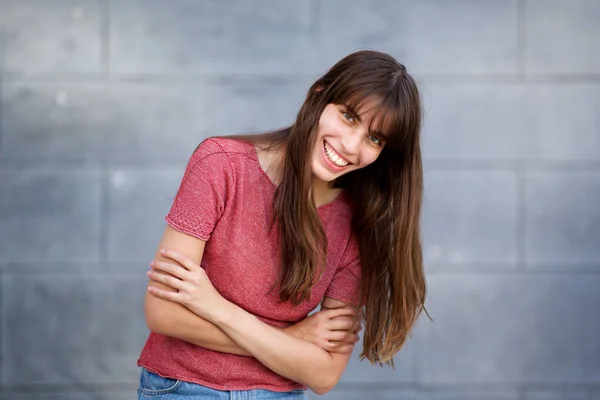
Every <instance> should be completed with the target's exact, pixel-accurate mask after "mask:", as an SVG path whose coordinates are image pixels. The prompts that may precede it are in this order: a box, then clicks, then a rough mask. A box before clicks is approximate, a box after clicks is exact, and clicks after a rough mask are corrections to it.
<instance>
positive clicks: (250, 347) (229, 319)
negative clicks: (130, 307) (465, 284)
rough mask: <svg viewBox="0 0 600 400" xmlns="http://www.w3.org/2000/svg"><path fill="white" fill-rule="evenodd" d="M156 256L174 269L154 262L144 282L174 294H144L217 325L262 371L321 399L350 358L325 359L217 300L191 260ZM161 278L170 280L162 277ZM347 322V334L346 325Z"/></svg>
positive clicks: (334, 337)
mask: <svg viewBox="0 0 600 400" xmlns="http://www.w3.org/2000/svg"><path fill="white" fill-rule="evenodd" d="M161 254H162V255H164V256H166V257H167V258H169V259H171V260H174V261H176V263H166V262H157V263H155V264H154V265H153V271H151V272H149V276H150V278H151V279H153V280H156V281H157V282H160V283H163V284H166V285H168V286H170V287H171V288H174V289H177V292H176V293H175V292H173V291H166V290H160V289H158V288H156V287H152V286H150V287H149V288H148V289H149V291H150V293H151V294H153V295H155V296H157V297H160V298H163V299H165V300H169V301H172V302H177V303H180V304H183V305H185V306H186V307H187V308H189V309H190V310H191V311H193V312H194V313H195V314H197V315H199V316H201V317H203V318H205V319H206V320H207V321H210V322H212V323H214V324H215V325H217V326H218V327H219V328H220V329H221V330H222V331H223V332H225V333H226V334H227V336H229V337H230V338H231V339H233V341H235V342H236V343H237V344H238V345H240V346H241V347H242V348H243V349H244V350H246V351H247V352H248V353H250V354H251V355H253V356H254V357H255V358H256V359H258V360H259V361H260V362H262V363H263V364H264V365H265V366H266V367H268V368H269V369H271V370H272V371H274V372H276V373H278V374H280V375H282V376H285V377H286V378H288V379H291V380H294V381H296V382H299V383H302V384H304V385H306V386H308V387H310V388H311V389H312V390H313V391H315V392H316V393H319V394H322V393H326V392H328V391H329V390H331V389H332V388H333V387H334V386H335V385H336V384H337V381H338V380H339V378H340V376H341V374H342V372H343V371H344V369H345V368H346V365H347V364H348V360H349V358H350V355H351V353H346V354H336V353H330V352H328V351H325V350H323V349H322V348H320V347H318V346H316V345H314V344H311V343H308V342H305V341H303V340H300V339H297V338H295V337H292V336H290V335H288V334H286V333H285V332H282V331H280V330H278V329H276V328H274V327H272V326H270V325H268V324H265V323H264V322H262V321H260V320H259V319H258V318H256V317H255V316H254V315H252V314H250V313H248V312H247V311H245V310H243V309H242V308H240V307H238V306H237V305H235V304H233V303H231V302H229V301H227V300H226V299H225V298H223V297H222V296H221V295H220V294H219V293H218V292H217V290H216V289H215V288H214V286H212V284H211V283H210V280H209V279H208V277H207V276H206V273H205V271H204V270H203V269H202V268H201V267H200V266H199V265H198V264H197V263H195V262H194V260H192V259H190V258H187V257H185V256H183V255H181V254H180V253H178V252H175V251H166V252H164V253H161ZM156 270H158V271H160V272H162V273H159V272H157V271H156ZM164 272H167V273H169V274H170V275H172V276H167V275H165V274H164ZM344 306H345V304H343V303H341V302H339V301H337V300H334V299H330V298H326V299H325V301H324V302H323V307H325V308H336V307H340V308H341V307H344ZM347 322H349V323H350V324H348V325H347V326H348V328H349V329H351V328H352V324H351V323H352V321H347ZM331 334H332V336H331V337H330V340H339V339H338V337H341V336H342V335H346V332H344V331H339V330H338V331H335V332H331Z"/></svg>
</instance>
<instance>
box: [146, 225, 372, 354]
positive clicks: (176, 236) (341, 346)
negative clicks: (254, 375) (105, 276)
mask: <svg viewBox="0 0 600 400" xmlns="http://www.w3.org/2000/svg"><path fill="white" fill-rule="evenodd" d="M204 247H205V242H204V241H202V240H200V239H197V238H195V237H193V236H190V235H186V234H184V233H181V232H179V231H177V230H176V229H174V228H172V227H171V226H169V225H167V228H166V229H165V232H164V234H163V237H162V239H161V242H160V247H159V248H170V249H173V250H176V251H178V252H180V253H182V254H185V255H187V256H188V257H189V258H190V259H191V260H193V261H194V262H195V263H196V264H198V265H200V262H201V261H202V255H203V253H204ZM156 259H157V260H167V259H166V258H165V257H163V256H162V255H161V254H160V252H157V254H156ZM168 261H169V262H171V263H172V262H173V261H172V260H168ZM149 286H154V287H158V288H160V289H164V290H170V291H174V290H175V289H173V288H171V287H169V286H166V285H164V284H161V283H159V282H156V281H152V280H151V281H150V282H149ZM144 308H145V315H146V323H147V325H148V328H149V329H150V330H151V331H152V332H154V333H159V334H161V335H165V336H169V337H173V338H177V339H180V340H184V341H186V342H189V343H192V344H195V345H197V346H201V347H204V348H207V349H209V350H214V351H219V352H223V353H231V354H237V355H243V356H250V355H251V354H250V353H249V352H248V351H246V350H245V349H244V348H242V347H241V346H239V345H238V344H237V343H236V342H234V341H233V340H232V339H231V338H230V337H229V336H227V334H226V333H225V332H223V331H222V330H221V329H220V328H219V327H217V326H216V325H214V324H213V323H211V322H208V321H206V320H205V319H203V318H201V317H199V316H198V315H196V314H194V313H193V312H192V311H190V310H189V309H188V308H186V307H184V306H183V305H181V304H178V303H174V302H171V301H166V300H163V299H161V298H159V297H156V296H153V295H151V294H150V293H148V292H147V293H146V298H145V303H144ZM347 311H348V310H343V311H341V312H329V311H324V312H319V313H317V314H313V315H312V316H310V317H307V318H306V319H305V320H303V321H300V322H299V323H297V324H294V325H291V326H289V327H287V328H284V329H282V331H283V332H285V333H287V334H289V335H292V336H294V337H296V338H299V339H303V340H305V341H309V342H311V343H315V344H317V345H319V346H320V347H323V348H327V350H328V351H331V352H337V353H350V352H352V350H353V347H354V343H355V342H356V341H357V340H358V336H356V335H355V334H353V333H350V334H346V335H345V336H344V337H341V338H340V339H339V340H338V341H329V340H327V338H328V335H330V331H331V330H334V329H345V328H344V326H345V324H344V322H345V321H348V320H349V317H351V314H350V313H349V312H347ZM330 321H335V322H336V323H332V322H330ZM353 329H354V330H356V331H358V329H360V327H359V326H354V327H353ZM344 333H346V332H344ZM332 344H333V345H332Z"/></svg>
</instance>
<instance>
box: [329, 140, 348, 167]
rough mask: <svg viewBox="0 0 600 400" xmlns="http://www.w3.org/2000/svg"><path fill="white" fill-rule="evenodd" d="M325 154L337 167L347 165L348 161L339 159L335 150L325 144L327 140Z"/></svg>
mask: <svg viewBox="0 0 600 400" xmlns="http://www.w3.org/2000/svg"><path fill="white" fill-rule="evenodd" d="M325 154H327V158H329V160H330V161H331V162H332V163H334V164H335V165H337V166H338V167H345V166H346V165H348V162H347V161H345V160H343V159H341V158H340V157H339V156H338V155H337V154H336V153H335V151H334V150H333V149H332V148H331V147H329V145H328V144H327V142H325Z"/></svg>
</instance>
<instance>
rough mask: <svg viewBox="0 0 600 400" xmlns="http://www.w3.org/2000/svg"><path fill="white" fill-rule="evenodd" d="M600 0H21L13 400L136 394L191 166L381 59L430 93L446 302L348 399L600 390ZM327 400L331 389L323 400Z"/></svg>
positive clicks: (7, 243) (16, 52)
mask: <svg viewBox="0 0 600 400" xmlns="http://www.w3.org/2000/svg"><path fill="white" fill-rule="evenodd" d="M599 21H600V0H569V1H567V0H445V1H444V0H420V1H416V0H414V1H405V0H387V1H382V0H378V1H359V0H343V1H342V0H327V1H317V0H272V1H267V0H257V1H252V2H248V1H244V0H228V1H216V0H215V1H193V0H188V1H184V0H168V1H167V0H162V1H158V0H112V1H108V0H104V1H101V0H96V1H94V0H52V1H50V0H47V1H43V0H37V1H36V0H0V65H1V75H0V92H1V93H0V94H1V96H0V98H1V103H0V104H1V105H0V113H1V114H0V120H1V132H0V133H1V156H0V279H1V289H0V290H1V296H0V313H1V316H2V318H1V319H0V323H1V325H0V343H1V347H0V362H1V364H0V367H1V369H0V399H2V400H33V399H49V400H58V399H60V400H75V399H111V400H113V399H114V400H121V399H131V398H135V389H136V387H137V380H138V374H139V370H138V368H137V367H136V359H137V356H138V354H139V351H140V349H141V347H142V345H143V343H144V341H145V338H146V336H147V333H148V332H147V328H146V326H145V322H144V318H143V311H142V303H143V295H144V288H145V285H146V278H145V275H144V273H145V271H146V269H147V262H148V261H149V260H150V259H151V258H152V257H153V255H154V251H155V249H156V245H157V241H158V239H159V238H160V235H161V234H162V230H163V228H164V220H163V217H164V215H165V213H166V211H167V210H168V207H169V206H170V203H171V201H172V198H173V196H174V194H175V190H176V188H177V185H178V183H179V179H180V177H181V174H182V172H183V167H184V165H185V163H186V161H187V157H189V155H190V154H191V151H192V150H193V149H194V147H195V146H196V144H198V143H199V142H200V141H201V140H202V139H203V138H206V137H208V136H210V135H223V134H229V133H238V132H249V131H260V130H263V129H269V128H276V127H279V126H282V125H284V124H287V123H290V122H291V121H292V118H293V117H294V115H295V112H296V110H297V109H298V106H299V105H300V103H301V102H302V99H303V96H304V94H305V91H306V90H307V89H308V86H309V84H310V83H311V82H312V81H313V80H314V79H315V78H316V77H318V76H319V74H320V73H322V72H324V70H325V69H326V68H328V67H329V66H330V65H332V64H333V63H334V62H335V61H337V60H338V59H339V58H341V57H342V56H343V55H345V54H347V53H348V52H350V51H352V50H355V49H358V48H365V47H370V48H375V49H379V50H383V51H387V52H390V53H392V54H393V55H394V56H396V57H397V58H398V59H399V60H400V61H401V62H403V63H405V64H406V66H407V68H408V69H409V72H411V73H413V74H414V75H415V76H416V77H417V79H418V81H419V82H420V84H421V90H422V95H423V102H424V106H425V136H424V141H423V145H424V155H425V168H426V196H425V212H424V217H423V236H424V251H425V260H426V263H427V271H428V282H429V297H428V303H427V304H428V309H429V312H430V314H431V315H432V317H433V318H434V321H433V322H431V321H429V320H427V319H425V318H423V319H421V321H420V323H419V326H418V328H417V330H416V331H415V333H414V335H413V338H412V339H411V340H410V342H409V343H408V345H407V346H406V347H405V349H404V350H402V351H401V352H400V353H399V355H398V356H397V358H396V363H397V367H396V370H395V371H393V370H391V369H389V368H386V369H382V368H378V367H373V366H369V365H368V364H366V363H365V362H361V363H359V362H358V359H354V360H353V361H352V363H351V365H350V366H349V368H348V370H347V372H346V374H345V375H344V377H343V378H342V381H341V383H340V384H339V385H338V387H337V388H336V390H335V391H333V392H332V393H330V394H328V395H326V396H324V397H325V398H327V399H375V398H378V399H419V400H421V399H431V400H434V399H435V400H441V399H456V400H459V399H460V400H476V399H485V400H488V399H490V400H559V399H560V400H592V399H600V51H599V50H600V47H598V46H599V45H598V43H599V42H600V23H599ZM314 397H316V396H314Z"/></svg>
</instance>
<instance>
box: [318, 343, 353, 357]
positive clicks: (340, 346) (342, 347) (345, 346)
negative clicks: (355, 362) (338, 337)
mask: <svg viewBox="0 0 600 400" xmlns="http://www.w3.org/2000/svg"><path fill="white" fill-rule="evenodd" d="M325 347H326V348H324V350H327V351H329V352H331V353H339V354H348V353H352V351H353V350H354V344H352V343H345V342H336V341H330V342H328V344H327V345H326V346H325Z"/></svg>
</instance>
